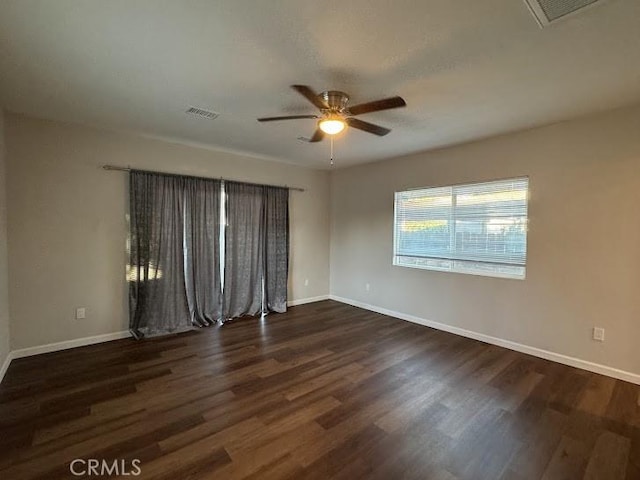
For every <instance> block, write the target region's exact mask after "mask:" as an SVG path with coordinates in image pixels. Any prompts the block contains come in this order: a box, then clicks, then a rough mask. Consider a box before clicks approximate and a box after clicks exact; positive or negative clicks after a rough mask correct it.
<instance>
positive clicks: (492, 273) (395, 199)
mask: <svg viewBox="0 0 640 480" xmlns="http://www.w3.org/2000/svg"><path fill="white" fill-rule="evenodd" d="M519 180H526V181H527V196H526V226H525V262H524V264H523V265H522V269H523V273H522V275H520V274H516V273H508V272H498V271H490V270H486V271H482V270H474V269H471V268H469V269H464V268H460V267H458V268H456V267H455V262H456V261H458V262H465V261H467V262H476V263H487V264H492V265H496V266H498V265H500V263H498V262H495V263H494V262H481V261H476V260H463V259H454V258H451V259H444V258H442V259H438V258H436V257H426V256H425V257H419V258H425V259H429V258H432V259H434V260H447V261H449V262H451V267H450V268H446V267H437V266H428V265H416V264H407V263H402V262H399V261H398V257H402V256H403V255H398V253H397V247H398V245H397V242H398V235H397V234H396V233H397V218H398V194H401V193H405V192H410V191H414V190H430V189H436V188H452V189H453V188H455V187H470V186H474V185H482V184H487V183H495V182H508V181H519ZM530 186H531V185H530V178H529V176H528V175H520V176H516V177H505V178H496V179H492V180H482V181H477V182H464V183H454V184H449V185H447V184H445V185H431V186H426V187H412V188H406V189H404V190H396V191H395V192H394V194H393V231H392V234H393V251H392V265H393V266H394V267H404V268H415V269H419V270H430V271H434V272H446V273H461V274H464V275H475V276H480V277H489V278H504V279H512V280H525V279H526V277H527V254H528V252H529V218H530V210H529V201H530V199H531V190H530ZM451 201H452V204H451V211H450V214H449V218H450V221H452V220H453V222H454V223H455V218H456V216H455V215H454V208H455V203H456V196H453V197H452V200H451ZM450 235H452V237H453V239H454V241H453V244H454V245H455V229H452V231H451V232H450ZM405 256H406V255H405Z"/></svg>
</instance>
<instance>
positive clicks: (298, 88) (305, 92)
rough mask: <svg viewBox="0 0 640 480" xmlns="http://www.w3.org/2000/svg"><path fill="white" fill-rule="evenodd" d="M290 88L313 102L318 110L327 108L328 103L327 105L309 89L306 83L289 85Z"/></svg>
mask: <svg viewBox="0 0 640 480" xmlns="http://www.w3.org/2000/svg"><path fill="white" fill-rule="evenodd" d="M291 88H293V89H294V90H295V91H296V92H298V93H299V94H300V95H302V96H303V97H304V98H306V99H307V100H309V101H310V102H311V103H313V104H314V105H315V106H316V107H317V108H319V109H320V110H323V109H327V108H329V105H327V104H326V103H325V101H324V100H322V99H321V98H320V97H318V94H317V93H316V92H314V91H313V90H311V88H310V87H307V86H306V85H291Z"/></svg>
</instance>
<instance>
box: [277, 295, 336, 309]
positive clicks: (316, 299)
mask: <svg viewBox="0 0 640 480" xmlns="http://www.w3.org/2000/svg"><path fill="white" fill-rule="evenodd" d="M322 300H329V295H320V296H319V297H309V298H300V299H298V300H291V301H290V302H287V307H295V306H296V305H304V304H305V303H313V302H321V301H322Z"/></svg>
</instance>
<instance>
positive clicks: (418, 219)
mask: <svg viewBox="0 0 640 480" xmlns="http://www.w3.org/2000/svg"><path fill="white" fill-rule="evenodd" d="M528 191H529V179H528V178H515V179H509V180H499V181H494V182H487V183H474V184H468V185H454V186H450V187H437V188H422V189H415V190H407V191H404V192H396V194H395V218H394V247H393V255H394V256H393V264H394V265H399V266H403V267H415V268H426V269H429V270H443V271H449V272H459V273H471V274H476V275H486V276H490V277H509V278H519V279H523V278H524V277H525V269H526V261H527V201H528Z"/></svg>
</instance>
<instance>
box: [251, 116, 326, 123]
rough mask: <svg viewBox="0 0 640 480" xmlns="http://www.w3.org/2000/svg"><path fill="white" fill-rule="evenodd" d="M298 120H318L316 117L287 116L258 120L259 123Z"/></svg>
mask: <svg viewBox="0 0 640 480" xmlns="http://www.w3.org/2000/svg"><path fill="white" fill-rule="evenodd" d="M300 118H320V117H318V115H289V116H284V117H264V118H259V119H258V121H259V122H274V121H277V120H298V119H300Z"/></svg>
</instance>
